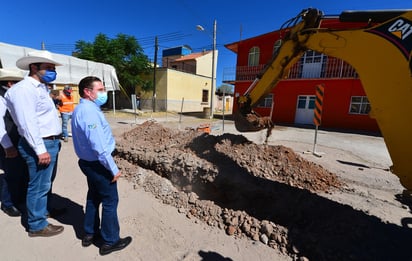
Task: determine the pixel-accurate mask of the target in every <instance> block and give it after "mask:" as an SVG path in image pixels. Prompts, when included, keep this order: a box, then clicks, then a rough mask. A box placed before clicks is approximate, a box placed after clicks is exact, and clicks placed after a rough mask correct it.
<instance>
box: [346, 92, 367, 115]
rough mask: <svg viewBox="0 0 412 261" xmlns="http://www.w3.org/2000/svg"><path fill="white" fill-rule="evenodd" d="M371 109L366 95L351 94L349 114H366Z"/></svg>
mask: <svg viewBox="0 0 412 261" xmlns="http://www.w3.org/2000/svg"><path fill="white" fill-rule="evenodd" d="M370 110H371V105H370V103H369V100H368V98H367V97H366V96H352V97H351V101H350V108H349V113H350V114H368V113H369V112H370Z"/></svg>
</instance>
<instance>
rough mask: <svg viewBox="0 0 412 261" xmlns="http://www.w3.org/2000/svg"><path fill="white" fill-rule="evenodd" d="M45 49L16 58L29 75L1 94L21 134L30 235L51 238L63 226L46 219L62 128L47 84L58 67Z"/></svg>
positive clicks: (17, 64) (54, 77)
mask: <svg viewBox="0 0 412 261" xmlns="http://www.w3.org/2000/svg"><path fill="white" fill-rule="evenodd" d="M60 65H61V64H60V63H58V62H57V61H56V60H55V59H54V58H53V56H52V54H51V53H50V52H48V51H44V50H42V51H33V52H30V53H28V54H27V56H24V57H22V58H20V59H18V60H17V61H16V66H17V67H18V68H20V69H22V70H28V71H29V75H28V76H26V77H25V78H24V79H23V80H22V81H20V82H18V83H16V84H15V85H14V86H13V88H11V89H10V90H8V91H7V92H6V95H5V96H4V98H5V100H6V103H7V108H8V110H9V111H10V114H11V116H12V118H13V121H14V123H15V124H16V125H17V130H18V132H19V134H20V136H21V138H20V140H19V143H18V150H19V153H20V155H21V156H22V157H23V159H24V160H25V161H26V164H27V168H28V171H29V184H28V189H27V197H26V207H27V218H28V219H27V223H28V231H29V236H30V237H50V236H55V235H57V234H60V233H61V232H62V231H63V229H64V227H63V226H56V225H52V224H50V223H49V222H48V221H47V216H48V214H49V212H48V210H47V204H48V193H49V191H50V189H51V183H52V175H53V174H54V173H55V171H56V168H55V167H56V164H57V158H58V154H59V151H60V147H61V144H60V135H61V133H62V128H61V124H60V119H59V117H58V114H57V110H56V107H55V105H54V103H53V100H52V99H51V98H50V96H49V92H48V87H47V84H48V83H50V82H53V81H54V80H55V79H56V66H60Z"/></svg>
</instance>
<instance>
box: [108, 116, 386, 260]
mask: <svg viewBox="0 0 412 261" xmlns="http://www.w3.org/2000/svg"><path fill="white" fill-rule="evenodd" d="M117 143H118V144H117V150H116V161H117V163H118V165H119V167H120V168H121V169H122V171H123V172H124V173H126V176H127V177H128V179H129V180H131V181H132V182H134V183H137V184H138V185H140V186H142V187H144V188H145V190H147V191H150V192H152V193H153V194H154V195H155V196H156V197H157V198H159V199H160V200H162V202H164V203H166V204H170V205H173V206H175V207H176V208H178V210H179V212H180V213H184V214H186V216H187V217H188V218H194V219H197V220H201V221H203V222H206V223H207V224H208V225H210V226H215V227H219V228H220V229H224V230H225V231H226V233H227V234H228V235H232V236H235V237H243V236H247V237H249V238H251V239H253V240H256V241H261V242H262V243H264V244H267V245H268V246H270V247H272V248H275V249H279V250H280V251H281V252H283V253H285V254H288V255H290V256H291V257H293V259H295V260H298V259H299V260H308V259H309V260H366V259H370V257H371V256H374V255H377V256H379V257H382V253H381V252H380V251H379V250H376V249H379V247H381V244H385V245H386V244H387V242H386V241H385V242H380V241H378V242H376V240H375V243H373V244H372V243H370V241H365V240H366V239H368V238H369V236H371V237H375V236H379V235H376V233H385V234H387V231H382V229H379V230H377V229H376V226H378V225H379V220H377V219H376V218H372V217H369V216H367V215H365V214H364V213H362V212H360V211H357V210H354V209H352V208H351V207H349V206H345V205H341V204H338V203H336V202H333V201H330V200H328V199H326V198H324V197H321V196H319V195H317V194H316V193H320V192H321V193H325V192H326V193H328V192H329V191H333V190H339V189H342V187H343V186H344V184H343V183H342V182H341V181H339V180H338V178H337V177H336V175H334V174H333V173H330V172H328V171H327V170H325V169H324V168H323V167H321V166H319V165H317V164H315V163H312V162H309V161H306V160H304V159H303V158H301V157H300V156H299V155H297V154H295V153H294V152H293V151H292V150H291V149H289V148H287V147H284V146H268V145H257V144H254V143H252V142H250V141H249V140H247V139H246V138H245V137H244V136H241V135H233V134H223V135H221V136H214V135H207V134H205V133H200V132H197V131H195V130H193V129H188V130H185V131H178V130H172V129H168V128H165V127H163V126H162V125H160V124H157V123H154V122H149V121H148V122H145V123H143V124H141V125H138V126H137V127H136V128H134V129H132V130H131V131H129V132H127V133H124V134H123V135H122V137H121V138H120V139H118V140H117ZM139 168H143V169H146V170H151V173H156V175H155V174H153V175H149V174H147V172H142V171H139ZM145 173H146V174H145ZM164 178H167V180H169V181H170V182H169V183H167V182H165V179H164ZM348 220H350V221H351V222H350V223H352V222H353V221H355V223H354V224H355V225H349V224H348ZM354 229H356V231H357V232H356V233H353V234H348V233H347V231H352V230H354ZM359 231H361V233H359ZM364 233H366V234H364ZM368 233H369V234H368ZM353 240H355V241H353ZM359 241H360V242H362V243H359V244H360V245H363V247H364V249H367V251H358V248H356V249H353V247H350V246H353V242H359ZM389 241H390V240H389ZM368 242H369V243H368ZM376 244H378V245H376ZM390 244H393V242H392V241H391V243H390ZM365 257H367V258H366V259H365Z"/></svg>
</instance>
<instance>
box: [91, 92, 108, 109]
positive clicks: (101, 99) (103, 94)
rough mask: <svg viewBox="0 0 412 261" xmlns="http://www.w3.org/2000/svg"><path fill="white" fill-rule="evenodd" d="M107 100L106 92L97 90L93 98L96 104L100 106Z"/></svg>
mask: <svg viewBox="0 0 412 261" xmlns="http://www.w3.org/2000/svg"><path fill="white" fill-rule="evenodd" d="M106 102H107V92H98V93H97V98H96V99H95V100H94V103H96V105H97V106H99V107H100V106H102V105H103V104H105V103H106Z"/></svg>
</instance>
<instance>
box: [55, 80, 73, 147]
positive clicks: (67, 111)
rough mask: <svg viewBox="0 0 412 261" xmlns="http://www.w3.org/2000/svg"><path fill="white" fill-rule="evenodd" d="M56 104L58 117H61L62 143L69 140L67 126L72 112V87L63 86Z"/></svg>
mask: <svg viewBox="0 0 412 261" xmlns="http://www.w3.org/2000/svg"><path fill="white" fill-rule="evenodd" d="M59 100H60V101H61V102H60V104H58V108H59V111H60V115H61V117H62V135H63V136H62V138H63V140H64V142H67V141H68V140H69V132H68V131H67V125H68V123H69V120H70V119H71V117H72V113H73V110H74V98H73V96H72V87H70V86H68V85H66V86H64V89H63V92H62V93H61V94H60V97H59Z"/></svg>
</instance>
